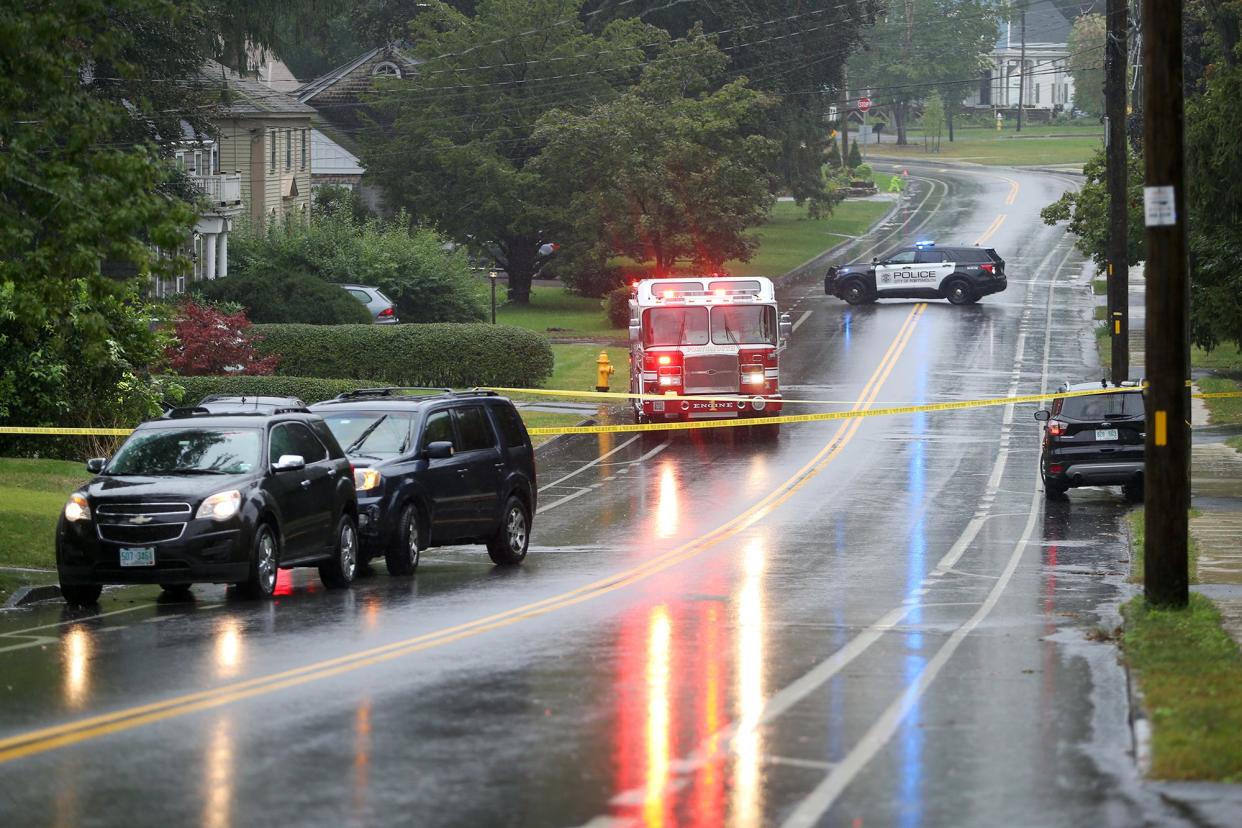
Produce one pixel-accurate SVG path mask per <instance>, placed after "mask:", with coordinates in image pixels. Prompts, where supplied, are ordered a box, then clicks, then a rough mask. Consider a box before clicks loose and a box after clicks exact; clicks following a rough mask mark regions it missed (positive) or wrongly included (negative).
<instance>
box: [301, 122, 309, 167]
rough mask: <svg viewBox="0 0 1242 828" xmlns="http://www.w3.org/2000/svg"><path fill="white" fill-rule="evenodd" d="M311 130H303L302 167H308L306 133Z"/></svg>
mask: <svg viewBox="0 0 1242 828" xmlns="http://www.w3.org/2000/svg"><path fill="white" fill-rule="evenodd" d="M309 131H310V130H306V129H304V130H302V169H306V133H307V132H309Z"/></svg>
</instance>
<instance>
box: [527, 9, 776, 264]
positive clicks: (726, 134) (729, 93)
mask: <svg viewBox="0 0 1242 828" xmlns="http://www.w3.org/2000/svg"><path fill="white" fill-rule="evenodd" d="M726 64H727V58H726V57H725V55H724V54H723V53H722V52H721V51H720V50H719V49H717V48H716V47H715V46H714V45H713V44H712V43H711V42H709V41H708V40H707V39H706V38H704V37H702V36H701V34H700V33H699V32H697V31H692V32H691V36H690V38H688V39H687V40H684V41H679V42H677V43H674V44H671V45H670V46H669V47H668V48H666V49H662V50H661V51H660V52H659V53H658V54H657V55H656V56H655V57H654V58H653V60H652V61H651V62H650V63H649V64H648V65H647V67H646V68H645V69H644V71H643V75H642V79H641V81H640V82H639V83H638V85H637V86H636V87H635V88H633V89H632V90H630V91H627V92H626V93H625V94H623V95H621V96H620V97H619V98H617V99H615V100H613V101H609V102H607V103H603V104H600V105H598V106H596V107H594V108H592V109H591V110H589V111H586V112H582V113H576V114H575V113H573V112H569V111H564V110H557V111H554V112H551V113H549V114H548V115H546V116H544V118H543V119H542V120H541V122H540V128H539V130H538V131H537V132H536V138H537V139H538V140H541V141H543V142H545V143H546V146H545V148H544V150H543V153H542V155H541V157H540V158H539V159H538V162H537V164H536V168H537V169H539V170H541V171H543V172H545V173H546V174H547V176H548V177H549V179H551V180H553V181H556V182H558V183H559V184H560V187H559V189H562V190H564V191H566V192H571V193H573V195H572V197H571V198H570V199H569V200H568V201H567V202H566V204H565V207H566V209H565V210H564V211H563V212H562V215H561V219H562V221H563V222H564V224H565V225H566V226H568V227H571V228H573V232H572V233H571V234H570V235H571V236H572V237H574V238H577V239H588V240H598V242H597V246H596V247H595V249H594V250H592V251H589V252H590V253H593V254H595V255H596V256H601V257H602V256H607V255H613V254H615V255H624V256H628V257H630V258H633V259H635V260H637V261H651V262H653V263H654V264H655V268H656V271H657V273H660V274H664V273H667V272H668V271H669V270H670V268H672V266H673V265H674V263H675V262H676V261H678V260H690V261H693V262H695V263H696V264H698V265H700V266H701V267H704V268H706V269H718V268H719V267H720V265H721V264H722V263H723V262H724V261H726V260H728V259H743V260H744V259H747V258H749V257H750V254H751V253H752V252H753V249H754V246H755V242H754V240H753V239H751V238H750V237H748V236H747V234H746V232H745V231H746V230H747V229H748V228H751V227H754V226H756V225H758V224H760V223H762V222H763V220H764V219H765V218H766V216H767V212H768V209H769V208H770V207H771V204H772V195H771V189H772V188H773V186H774V185H775V184H776V182H775V181H774V180H772V176H771V175H770V170H771V162H772V159H773V157H774V156H775V154H776V152H777V146H776V143H775V142H774V141H772V140H771V139H768V138H766V137H764V136H763V135H762V127H763V119H764V116H765V115H766V110H767V109H769V108H770V106H771V104H772V101H771V99H770V98H769V97H768V96H766V95H764V94H763V93H760V92H757V91H755V90H753V89H751V88H750V87H749V86H748V85H747V83H746V82H745V81H744V80H734V81H729V82H727V83H722V82H721V80H722V75H723V74H724V70H725V67H726Z"/></svg>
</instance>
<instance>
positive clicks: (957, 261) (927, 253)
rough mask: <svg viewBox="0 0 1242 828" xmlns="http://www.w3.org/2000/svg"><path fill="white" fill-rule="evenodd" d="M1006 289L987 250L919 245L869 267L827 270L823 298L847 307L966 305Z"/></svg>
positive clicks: (1001, 270)
mask: <svg viewBox="0 0 1242 828" xmlns="http://www.w3.org/2000/svg"><path fill="white" fill-rule="evenodd" d="M1006 286H1007V282H1006V278H1005V260H1004V259H1002V258H1001V257H1000V256H999V255H998V254H997V252H996V251H995V250H993V249H992V248H990V247H939V246H937V245H936V244H935V243H933V242H919V243H918V244H914V245H911V246H910V247H901V248H898V249H897V250H894V251H892V252H891V253H889V254H888V255H886V256H882V257H879V258H875V259H872V260H871V262H870V263H865V262H862V263H854V264H847V265H842V266H840V267H830V268H828V274H827V275H826V276H825V277H824V293H826V294H828V295H829V296H836V297H838V298H840V299H844V300H845V301H846V302H849V303H850V304H851V305H865V304H869V303H871V302H874V301H875V300H876V299H889V298H913V299H948V300H949V301H950V302H952V303H953V304H955V305H969V304H971V303H973V302H978V301H979V299H980V297H983V296H987V295H988V294H990V293H1000V292H1001V291H1002V290H1004V289H1005V287H1006Z"/></svg>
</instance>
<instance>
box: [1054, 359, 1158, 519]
mask: <svg viewBox="0 0 1242 828" xmlns="http://www.w3.org/2000/svg"><path fill="white" fill-rule="evenodd" d="M1091 390H1100V391H1102V392H1108V393H1099V394H1085V395H1082V396H1072V397H1068V396H1067V397H1057V398H1056V399H1054V400H1053V401H1052V404H1051V406H1049V407H1048V408H1046V409H1042V410H1039V411H1036V412H1035V419H1036V420H1040V421H1042V422H1043V423H1044V435H1043V443H1042V445H1041V448H1040V456H1039V469H1040V473H1041V475H1042V476H1043V481H1044V493H1045V494H1046V495H1047V496H1048V497H1050V498H1053V497H1060V496H1061V495H1063V494H1065V492H1066V491H1068V490H1069V489H1072V488H1076V487H1079V486H1121V487H1122V490H1123V491H1124V493H1125V495H1126V497H1127V498H1128V499H1129V500H1133V501H1138V500H1142V499H1143V465H1144V457H1143V455H1144V441H1145V440H1146V436H1147V414H1146V409H1145V408H1144V404H1143V389H1142V384H1141V383H1138V382H1123V383H1122V384H1121V385H1113V384H1112V383H1109V382H1084V383H1078V384H1075V385H1069V384H1066V385H1062V386H1061V387H1060V388H1058V389H1057V392H1058V393H1065V392H1071V391H1077V392H1083V391H1091Z"/></svg>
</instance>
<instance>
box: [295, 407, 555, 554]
mask: <svg viewBox="0 0 1242 828" xmlns="http://www.w3.org/2000/svg"><path fill="white" fill-rule="evenodd" d="M428 391H431V392H433V393H430V394H428V393H422V394H421V395H416V394H415V393H414V392H428ZM311 409H312V410H313V411H314V412H315V413H316V414H319V415H321V416H322V417H323V419H324V422H326V423H327V425H328V428H330V429H331V430H332V433H333V434H335V435H336V439H337V440H338V441H339V442H340V443H341V445H342V446H344V447H345V453H346V454H347V455H348V456H349V459H350V461H351V462H352V463H353V464H354V469H355V471H354V484H355V486H356V487H357V490H358V526H359V530H360V532H361V534H362V560H363V561H367V560H369V559H371V558H373V557H378V556H380V555H383V556H384V559H385V561H386V562H387V564H388V571H389V573H390V574H393V575H410V574H412V573H413V572H414V570H415V569H416V568H417V567H418V559H419V554H420V552H421V550H423V549H426V548H427V547H429V546H448V545H455V544H470V543H485V544H487V552H488V554H489V555H490V556H491V559H492V561H493V562H495V563H497V564H502V565H511V564H518V563H521V562H522V560H523V559H524V558H525V557H526V551H527V547H528V546H529V544H530V529H531V521H532V518H533V516H534V514H535V503H536V496H537V487H536V485H535V453H534V449H533V448H532V447H531V443H530V437H529V436H528V435H527V433H526V426H525V425H523V423H522V418H521V416H520V415H519V414H518V413H517V410H516V409H515V408H514V407H513V403H511V402H509V400H507V399H505V398H504V397H500V396H497V395H496V394H494V393H492V392H489V391H465V392H454V391H451V390H449V389H415V388H371V389H364V390H360V391H353V392H349V393H346V394H342V395H340V396H339V397H337V398H336V399H334V400H328V401H326V402H321V403H317V404H315V405H313V406H311Z"/></svg>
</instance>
